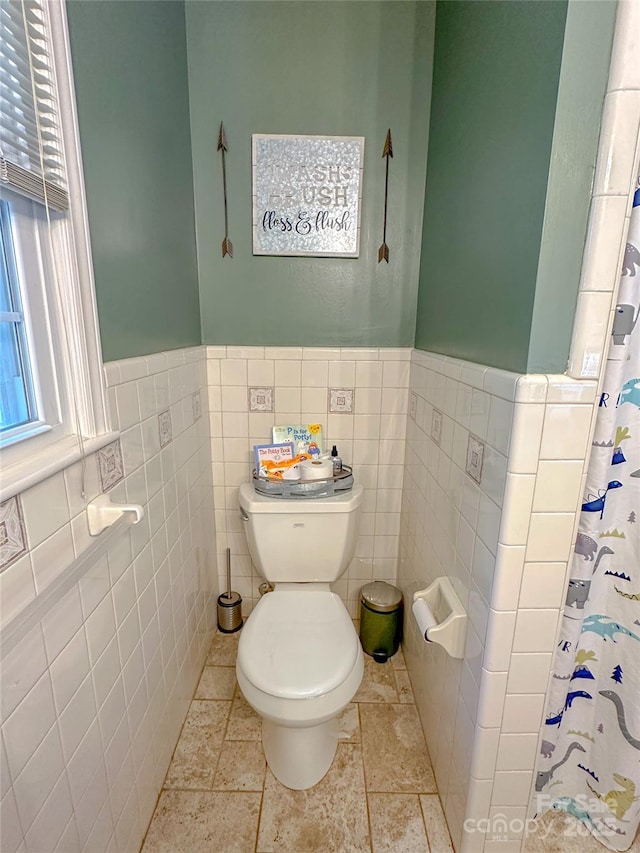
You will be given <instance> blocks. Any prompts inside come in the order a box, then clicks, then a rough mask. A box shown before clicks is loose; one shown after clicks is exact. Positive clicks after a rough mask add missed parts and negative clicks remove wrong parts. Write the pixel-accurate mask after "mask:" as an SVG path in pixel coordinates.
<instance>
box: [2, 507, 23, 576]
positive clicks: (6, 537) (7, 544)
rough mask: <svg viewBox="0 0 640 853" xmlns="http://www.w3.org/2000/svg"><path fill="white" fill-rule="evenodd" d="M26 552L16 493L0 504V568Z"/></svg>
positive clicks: (20, 509) (20, 511)
mask: <svg viewBox="0 0 640 853" xmlns="http://www.w3.org/2000/svg"><path fill="white" fill-rule="evenodd" d="M26 552H27V537H26V535H25V531H24V522H23V521H22V507H21V506H20V498H19V496H18V495H16V496H15V497H13V498H9V500H8V501H5V502H4V503H3V504H0V570H1V569H5V568H6V567H7V566H9V565H10V564H11V563H13V561H14V560H17V559H18V557H21V556H22V555H23V554H26Z"/></svg>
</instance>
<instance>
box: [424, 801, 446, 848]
mask: <svg viewBox="0 0 640 853" xmlns="http://www.w3.org/2000/svg"><path fill="white" fill-rule="evenodd" d="M420 806H421V808H422V816H423V817H424V825H425V827H426V828H427V839H428V841H429V847H430V849H431V853H453V845H452V844H451V836H450V835H449V829H448V828H447V821H446V819H445V816H444V813H443V811H442V806H441V805H440V797H439V796H438V795H437V794H431V795H429V796H424V795H423V796H421V797H420Z"/></svg>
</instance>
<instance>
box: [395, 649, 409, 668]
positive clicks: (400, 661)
mask: <svg viewBox="0 0 640 853" xmlns="http://www.w3.org/2000/svg"><path fill="white" fill-rule="evenodd" d="M391 663H392V664H393V668H394V669H406V668H407V664H406V662H405V659H404V654H403V652H402V646H401V647H400V648H399V649H398V651H397V652H396V653H395V655H394V656H393V657H392V658H391Z"/></svg>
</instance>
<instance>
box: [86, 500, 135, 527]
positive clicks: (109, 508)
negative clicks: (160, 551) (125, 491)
mask: <svg viewBox="0 0 640 853" xmlns="http://www.w3.org/2000/svg"><path fill="white" fill-rule="evenodd" d="M125 512H132V513H134V514H135V518H134V519H133V523H134V524H137V523H138V522H139V521H142V519H143V518H144V508H143V507H142V506H140V504H114V503H112V502H111V498H110V497H109V495H100V496H99V497H97V498H96V499H95V500H93V501H91V503H89V504H87V523H88V525H89V533H90V534H91V535H92V536H97V535H98V534H99V533H102V531H103V530H104V529H105V528H106V527H111V525H112V524H115V522H116V521H117V520H118V519H119V518H120V517H121V516H122V515H124V513H125Z"/></svg>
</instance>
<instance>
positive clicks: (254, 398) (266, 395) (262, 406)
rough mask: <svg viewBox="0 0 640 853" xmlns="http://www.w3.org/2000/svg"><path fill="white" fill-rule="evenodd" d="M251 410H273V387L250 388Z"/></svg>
mask: <svg viewBox="0 0 640 853" xmlns="http://www.w3.org/2000/svg"><path fill="white" fill-rule="evenodd" d="M249 411H250V412H272V411H273V388H249Z"/></svg>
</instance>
